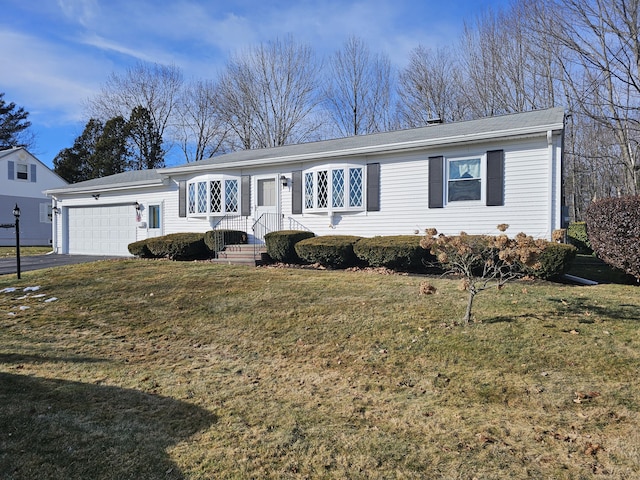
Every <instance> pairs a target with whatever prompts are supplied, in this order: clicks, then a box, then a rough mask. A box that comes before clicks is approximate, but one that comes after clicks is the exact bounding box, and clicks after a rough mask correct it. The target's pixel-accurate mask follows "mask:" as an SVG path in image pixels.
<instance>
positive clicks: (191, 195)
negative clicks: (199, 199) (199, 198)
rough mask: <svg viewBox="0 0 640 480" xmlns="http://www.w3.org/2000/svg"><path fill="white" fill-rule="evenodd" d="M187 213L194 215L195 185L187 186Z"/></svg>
mask: <svg viewBox="0 0 640 480" xmlns="http://www.w3.org/2000/svg"><path fill="white" fill-rule="evenodd" d="M188 197H189V202H188V203H189V213H196V185H195V183H190V184H189V193H188Z"/></svg>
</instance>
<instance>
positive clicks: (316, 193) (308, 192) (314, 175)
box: [303, 165, 364, 211]
mask: <svg viewBox="0 0 640 480" xmlns="http://www.w3.org/2000/svg"><path fill="white" fill-rule="evenodd" d="M303 179H304V188H303V192H304V208H305V210H308V211H348V210H362V209H364V167H362V166H359V165H337V166H333V167H330V168H329V167H316V168H314V169H310V170H307V171H305V172H304V174H303Z"/></svg>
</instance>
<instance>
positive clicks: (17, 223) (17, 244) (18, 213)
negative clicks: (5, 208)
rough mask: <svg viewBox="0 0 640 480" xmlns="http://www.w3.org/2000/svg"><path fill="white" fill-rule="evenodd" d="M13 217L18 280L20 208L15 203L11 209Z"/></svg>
mask: <svg viewBox="0 0 640 480" xmlns="http://www.w3.org/2000/svg"><path fill="white" fill-rule="evenodd" d="M13 216H14V217H16V268H17V271H18V280H20V208H19V207H18V204H17V203H16V206H15V207H14V208H13Z"/></svg>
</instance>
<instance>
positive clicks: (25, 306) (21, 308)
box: [20, 305, 31, 311]
mask: <svg viewBox="0 0 640 480" xmlns="http://www.w3.org/2000/svg"><path fill="white" fill-rule="evenodd" d="M28 308H31V307H28V306H27V305H20V310H22V311H24V310H27V309H28Z"/></svg>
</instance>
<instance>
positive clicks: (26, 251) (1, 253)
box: [0, 246, 51, 258]
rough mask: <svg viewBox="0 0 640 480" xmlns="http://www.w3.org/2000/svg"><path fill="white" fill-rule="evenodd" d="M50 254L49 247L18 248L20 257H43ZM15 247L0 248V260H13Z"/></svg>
mask: <svg viewBox="0 0 640 480" xmlns="http://www.w3.org/2000/svg"><path fill="white" fill-rule="evenodd" d="M49 252H51V247H50V246H49V247H20V256H21V257H22V256H25V257H26V256H28V255H44V254H46V253H49ZM15 256H16V247H0V258H12V257H13V258H15Z"/></svg>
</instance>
